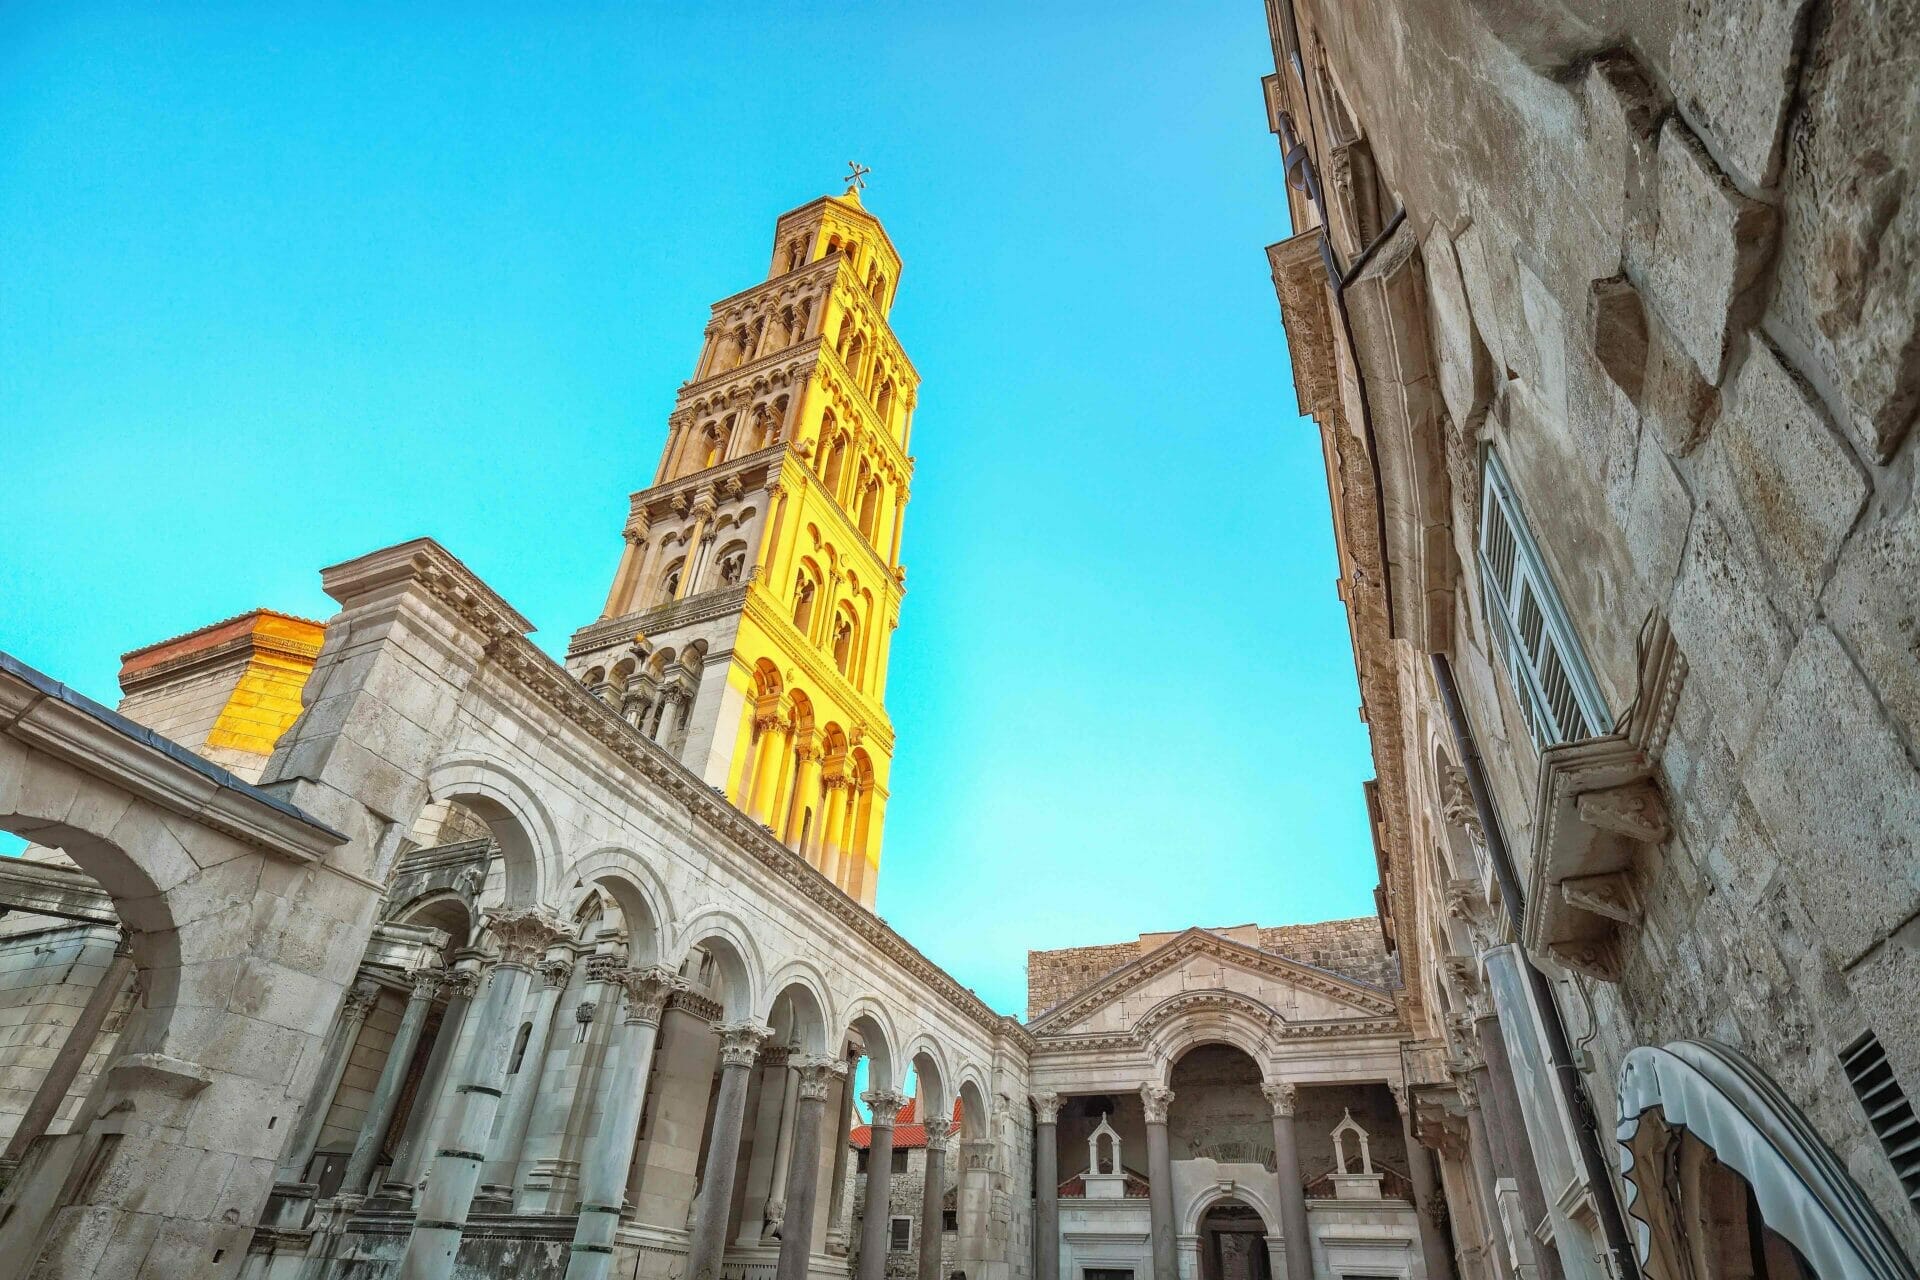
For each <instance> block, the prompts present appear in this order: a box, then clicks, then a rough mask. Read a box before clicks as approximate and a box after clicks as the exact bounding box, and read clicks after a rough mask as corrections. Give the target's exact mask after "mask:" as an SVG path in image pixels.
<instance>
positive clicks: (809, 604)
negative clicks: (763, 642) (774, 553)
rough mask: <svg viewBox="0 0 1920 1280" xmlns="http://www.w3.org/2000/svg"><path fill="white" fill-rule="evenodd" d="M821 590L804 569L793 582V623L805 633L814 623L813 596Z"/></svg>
mask: <svg viewBox="0 0 1920 1280" xmlns="http://www.w3.org/2000/svg"><path fill="white" fill-rule="evenodd" d="M818 590H819V588H818V587H816V586H815V585H814V582H813V579H812V578H811V577H809V576H808V575H807V571H806V570H805V569H802V570H801V571H800V574H799V577H798V578H796V579H795V581H794V584H793V625H794V626H796V627H798V628H800V630H801V631H802V632H803V633H804V632H805V631H806V630H807V629H808V628H809V627H811V626H812V625H813V597H814V594H815V593H816V592H817V591H818Z"/></svg>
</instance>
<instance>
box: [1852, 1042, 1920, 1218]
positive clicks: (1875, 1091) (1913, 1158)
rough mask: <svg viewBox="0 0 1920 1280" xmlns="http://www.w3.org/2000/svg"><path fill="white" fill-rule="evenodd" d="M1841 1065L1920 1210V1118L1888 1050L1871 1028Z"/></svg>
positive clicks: (1888, 1155) (1910, 1197)
mask: <svg viewBox="0 0 1920 1280" xmlns="http://www.w3.org/2000/svg"><path fill="white" fill-rule="evenodd" d="M1840 1066H1841V1068H1842V1069H1844V1070H1845V1071H1846V1073H1847V1083H1849V1084H1851V1085H1852V1086H1853V1093H1854V1096H1855V1097H1856V1098H1858V1099H1860V1106H1861V1108H1862V1109H1863V1110H1864V1111H1866V1113H1867V1123H1868V1124H1869V1125H1871V1126H1872V1127H1873V1136H1874V1137H1876V1138H1878V1139H1880V1146H1881V1148H1882V1149H1883V1150H1885V1151H1886V1153H1887V1159H1888V1161H1890V1162H1891V1163H1892V1165H1893V1171H1894V1173H1895V1174H1896V1175H1898V1177H1899V1179H1900V1186H1901V1187H1902V1189H1904V1190H1905V1191H1906V1193H1907V1203H1908V1204H1910V1205H1912V1206H1913V1209H1914V1212H1916V1213H1920V1119H1916V1118H1915V1116H1914V1111H1913V1103H1911V1102H1910V1101H1908V1100H1907V1095H1906V1092H1905V1091H1904V1090H1902V1089H1901V1088H1900V1082H1899V1081H1898V1080H1897V1079H1895V1078H1894V1075H1893V1065H1892V1064H1891V1063H1889V1062H1888V1061H1887V1051H1886V1050H1885V1049H1884V1048H1882V1047H1881V1045H1880V1041H1879V1039H1878V1037H1876V1036H1875V1035H1874V1034H1873V1032H1871V1031H1869V1032H1867V1033H1866V1034H1865V1035H1863V1036H1861V1037H1860V1038H1859V1039H1858V1040H1855V1041H1854V1042H1853V1043H1852V1044H1850V1045H1848V1046H1847V1047H1846V1048H1844V1049H1842V1050H1841V1051H1840Z"/></svg>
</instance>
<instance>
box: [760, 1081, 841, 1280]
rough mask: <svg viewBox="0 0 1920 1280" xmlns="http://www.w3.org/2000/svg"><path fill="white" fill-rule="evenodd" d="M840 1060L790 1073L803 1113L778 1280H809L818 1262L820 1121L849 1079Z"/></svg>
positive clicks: (797, 1125)
mask: <svg viewBox="0 0 1920 1280" xmlns="http://www.w3.org/2000/svg"><path fill="white" fill-rule="evenodd" d="M846 1071H847V1067H846V1064H845V1063H843V1062H841V1061H840V1060H839V1059H838V1058H832V1057H825V1056H822V1057H807V1058H803V1059H801V1061H800V1064H799V1067H798V1068H797V1069H795V1070H793V1071H792V1072H791V1074H792V1075H793V1076H795V1077H797V1078H798V1081H799V1110H798V1111H796V1112H795V1113H794V1122H793V1141H792V1144H791V1149H792V1152H793V1155H792V1157H791V1158H790V1160H789V1161H788V1172H787V1183H786V1187H785V1190H784V1192H783V1194H784V1196H785V1199H786V1206H787V1212H786V1217H785V1219H784V1221H783V1223H782V1225H781V1228H780V1261H779V1263H778V1264H777V1265H776V1266H775V1268H774V1273H773V1275H774V1280H807V1264H808V1263H809V1262H810V1261H811V1260H812V1257H813V1217H814V1212H813V1210H814V1205H815V1204H816V1203H817V1201H818V1198H819V1191H820V1186H819V1184H820V1118H821V1116H822V1115H823V1114H824V1113H825V1112H826V1109H827V1092H828V1090H830V1089H831V1088H832V1087H833V1082H834V1080H835V1079H836V1078H839V1077H844V1076H845V1075H846Z"/></svg>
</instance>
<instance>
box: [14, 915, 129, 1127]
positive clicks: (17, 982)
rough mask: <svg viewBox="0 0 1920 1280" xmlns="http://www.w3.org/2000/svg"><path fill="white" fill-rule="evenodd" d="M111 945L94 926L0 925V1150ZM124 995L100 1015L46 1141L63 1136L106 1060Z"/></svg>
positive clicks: (113, 940)
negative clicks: (54, 1135) (94, 1034)
mask: <svg viewBox="0 0 1920 1280" xmlns="http://www.w3.org/2000/svg"><path fill="white" fill-rule="evenodd" d="M118 945H119V937H118V935H117V932H116V931H115V930H113V929H110V928H106V927H104V926H101V925H76V924H71V923H68V922H66V921H63V920H54V919H50V918H48V917H46V916H29V915H25V914H13V915H9V916H8V917H6V918H5V920H3V921H0V1145H4V1143H5V1142H6V1140H7V1139H8V1138H10V1137H12V1136H13V1131H14V1128H15V1126H16V1125H18V1124H19V1122H20V1117H21V1115H22V1114H24V1113H25V1111H26V1109H27V1104H28V1103H29V1102H30V1101H32V1099H33V1095H34V1091H35V1090H37V1089H38V1088H39V1087H40V1081H41V1080H42V1079H43V1078H44V1077H45V1075H46V1072H47V1068H48V1067H49V1066H51V1065H52V1063H53V1059H54V1055H55V1054H57V1053H59V1051H60V1046H61V1045H62V1044H64V1043H66V1036H67V1030H68V1028H70V1027H71V1026H72V1025H73V1023H74V1019H75V1018H76V1017H78V1016H79V1013H80V1010H81V1008H82V1007H83V1006H84V1005H85V1004H86V1003H87V1000H88V998H89V997H90V996H92V994H93V989H94V988H95V987H96V986H97V985H99V982H100V978H101V976H102V975H103V974H104V973H105V972H106V970H107V966H108V965H109V964H110V963H111V962H112V960H113V952H114V948H115V947H117V946H118ZM133 1000H134V993H133V991H132V990H131V989H129V990H128V992H127V993H126V994H124V995H122V996H121V998H120V1000H119V1002H118V1003H117V1004H116V1006H115V1007H114V1009H113V1011H112V1012H111V1013H109V1014H108V1015H107V1021H106V1024H105V1025H104V1026H103V1027H102V1028H101V1033H100V1037H99V1039H98V1040H96V1041H95V1042H94V1047H93V1051H92V1052H91V1053H89V1054H88V1055H87V1057H86V1061H85V1062H84V1063H82V1065H81V1067H80V1074H79V1075H78V1076H76V1077H75V1078H74V1082H73V1088H72V1089H70V1090H68V1092H67V1100H66V1102H65V1103H64V1104H62V1105H61V1108H60V1110H59V1112H58V1114H56V1115H55V1117H54V1120H53V1123H52V1124H51V1125H49V1126H48V1132H49V1133H65V1132H66V1131H67V1126H68V1123H69V1122H70V1121H71V1120H72V1119H73V1115H74V1112H75V1111H76V1110H77V1109H78V1108H79V1107H80V1105H81V1103H82V1102H83V1101H84V1100H85V1098H86V1096H87V1093H88V1091H89V1090H90V1089H91V1088H92V1087H93V1082H94V1080H95V1079H96V1078H97V1077H98V1075H99V1072H100V1069H101V1068H102V1067H103V1066H104V1065H106V1063H107V1062H108V1061H110V1060H111V1058H112V1055H113V1049H114V1045H115V1043H116V1042H117V1041H118V1040H119V1032H120V1027H121V1025H122V1024H123V1023H124V1022H125V1021H126V1015H127V1010H128V1009H129V1008H130V1007H131V1006H132V1004H133Z"/></svg>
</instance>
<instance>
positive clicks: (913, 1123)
mask: <svg viewBox="0 0 1920 1280" xmlns="http://www.w3.org/2000/svg"><path fill="white" fill-rule="evenodd" d="M919 1106H920V1099H918V1098H909V1099H908V1100H907V1105H906V1106H904V1107H902V1108H900V1114H899V1115H897V1116H895V1117H894V1118H893V1149H894V1150H895V1151H907V1150H911V1149H913V1148H916V1147H924V1146H926V1145H927V1126H925V1125H924V1124H921V1123H920V1122H919V1121H918V1120H917V1119H915V1118H914V1117H915V1115H916V1114H917V1112H918V1109H919ZM953 1129H954V1132H956V1133H958V1132H959V1130H960V1099H958V1098H955V1099H954V1100H953ZM847 1141H848V1142H851V1143H852V1144H853V1145H854V1146H856V1147H858V1148H859V1149H860V1150H862V1151H865V1150H866V1149H867V1148H868V1147H871V1146H872V1145H873V1126H871V1125H864V1124H857V1125H855V1126H853V1132H852V1133H850V1134H848V1135H847Z"/></svg>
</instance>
